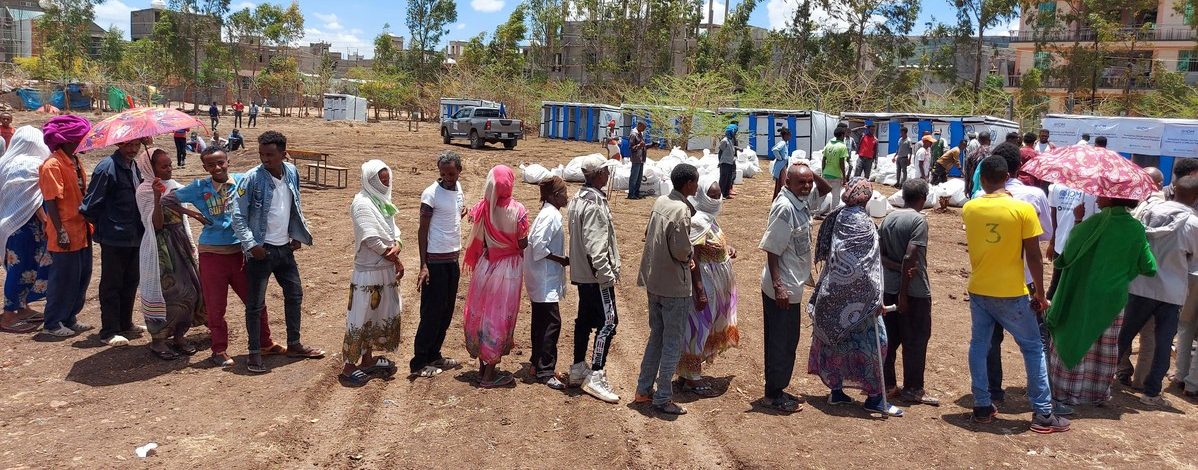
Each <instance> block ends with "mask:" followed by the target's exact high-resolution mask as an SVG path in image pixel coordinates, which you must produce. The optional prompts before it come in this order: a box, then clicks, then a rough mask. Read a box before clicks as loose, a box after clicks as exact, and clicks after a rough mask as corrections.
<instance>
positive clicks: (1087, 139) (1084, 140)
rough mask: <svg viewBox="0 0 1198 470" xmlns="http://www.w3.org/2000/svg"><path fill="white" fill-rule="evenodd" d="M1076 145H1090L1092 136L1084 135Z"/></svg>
mask: <svg viewBox="0 0 1198 470" xmlns="http://www.w3.org/2000/svg"><path fill="white" fill-rule="evenodd" d="M1076 145H1090V134H1088V133H1087V134H1082V138H1081V140H1078V141H1077V144H1076Z"/></svg>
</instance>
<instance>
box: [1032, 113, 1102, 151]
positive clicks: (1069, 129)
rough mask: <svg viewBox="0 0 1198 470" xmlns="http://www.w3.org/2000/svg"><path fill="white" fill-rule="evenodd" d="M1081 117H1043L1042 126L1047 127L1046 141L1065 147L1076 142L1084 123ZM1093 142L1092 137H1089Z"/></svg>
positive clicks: (1079, 137)
mask: <svg viewBox="0 0 1198 470" xmlns="http://www.w3.org/2000/svg"><path fill="white" fill-rule="evenodd" d="M1085 124H1086V123H1085V121H1084V120H1082V119H1060V118H1044V128H1045V129H1048V141H1049V142H1052V143H1053V144H1056V146H1057V147H1065V146H1068V145H1073V144H1076V143H1077V141H1078V140H1080V139H1081V135H1082V132H1083V131H1082V130H1081V128H1082V127H1089V126H1086V125H1085ZM1091 142H1093V137H1091Z"/></svg>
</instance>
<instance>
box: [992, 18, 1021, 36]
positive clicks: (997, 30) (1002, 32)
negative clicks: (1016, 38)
mask: <svg viewBox="0 0 1198 470" xmlns="http://www.w3.org/2000/svg"><path fill="white" fill-rule="evenodd" d="M1011 31H1015V33H1016V34H1018V33H1019V18H1018V17H1016V18H1012V19H1011V21H1008V22H1006V23H1003V24H1000V25H997V26H994V27H992V28H990V29H987V30H986V35H987V36H1010V35H1011Z"/></svg>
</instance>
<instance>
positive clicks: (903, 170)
mask: <svg viewBox="0 0 1198 470" xmlns="http://www.w3.org/2000/svg"><path fill="white" fill-rule="evenodd" d="M894 164H895V165H896V167H895V169H894V176H895V177H896V178H898V185H899V186H902V185H903V182H904V181H907V167H908V166H909V165H911V161H910V160H907V159H905V158H899V159H897V160H896V161H895V162H894Z"/></svg>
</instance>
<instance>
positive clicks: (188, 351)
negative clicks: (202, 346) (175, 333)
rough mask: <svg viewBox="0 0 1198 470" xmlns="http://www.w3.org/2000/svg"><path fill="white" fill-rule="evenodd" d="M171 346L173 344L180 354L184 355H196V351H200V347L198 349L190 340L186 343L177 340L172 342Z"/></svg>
mask: <svg viewBox="0 0 1198 470" xmlns="http://www.w3.org/2000/svg"><path fill="white" fill-rule="evenodd" d="M171 346H173V347H174V348H175V349H176V350H178V351H179V354H182V355H184V356H194V355H195V353H196V352H198V351H199V350H198V349H196V347H195V345H193V344H191V343H189V342H184V343H178V342H175V343H171Z"/></svg>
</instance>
